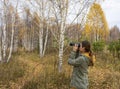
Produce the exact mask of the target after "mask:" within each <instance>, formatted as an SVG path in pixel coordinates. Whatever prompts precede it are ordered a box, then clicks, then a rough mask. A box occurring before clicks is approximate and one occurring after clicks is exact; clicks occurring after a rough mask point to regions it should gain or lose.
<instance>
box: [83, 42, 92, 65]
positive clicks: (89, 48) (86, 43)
mask: <svg viewBox="0 0 120 89" xmlns="http://www.w3.org/2000/svg"><path fill="white" fill-rule="evenodd" d="M82 47H85V52H88V53H89V56H90V57H91V58H90V61H91V66H93V65H94V63H93V59H92V57H93V53H92V51H91V45H90V42H89V41H87V40H85V41H82Z"/></svg>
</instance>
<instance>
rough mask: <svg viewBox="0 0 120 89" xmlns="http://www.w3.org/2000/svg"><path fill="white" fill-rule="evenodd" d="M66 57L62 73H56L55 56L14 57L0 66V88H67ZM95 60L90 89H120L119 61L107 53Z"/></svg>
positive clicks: (25, 55)
mask: <svg viewBox="0 0 120 89" xmlns="http://www.w3.org/2000/svg"><path fill="white" fill-rule="evenodd" d="M68 56H69V55H68V54H67V55H65V56H64V58H63V72H62V73H58V68H57V65H58V57H57V54H52V53H51V54H48V55H46V56H45V57H44V58H39V55H38V54H37V53H36V52H35V53H29V52H28V53H25V52H23V53H19V54H14V55H13V57H12V59H11V61H10V63H6V64H3V63H0V79H1V80H0V89H70V87H69V84H70V76H71V73H72V67H71V66H69V65H68V63H67V59H68ZM96 58H97V60H96V63H95V66H94V67H90V68H89V89H120V60H119V59H117V58H113V57H112V55H110V54H101V55H97V56H96Z"/></svg>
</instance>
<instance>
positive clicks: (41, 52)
mask: <svg viewBox="0 0 120 89" xmlns="http://www.w3.org/2000/svg"><path fill="white" fill-rule="evenodd" d="M41 24H42V23H41ZM40 27H41V26H40ZM39 51H40V53H39V55H40V57H43V27H41V29H40V30H39Z"/></svg>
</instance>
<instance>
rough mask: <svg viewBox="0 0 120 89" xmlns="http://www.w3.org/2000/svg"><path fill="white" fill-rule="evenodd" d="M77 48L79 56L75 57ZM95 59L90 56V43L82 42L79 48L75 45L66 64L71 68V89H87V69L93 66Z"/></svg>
mask: <svg viewBox="0 0 120 89" xmlns="http://www.w3.org/2000/svg"><path fill="white" fill-rule="evenodd" d="M78 48H79V51H80V53H79V55H78V57H76V54H77V50H78ZM94 61H95V57H94V56H93V55H92V52H91V47H90V43H89V42H88V41H82V42H81V44H80V47H78V46H77V44H75V46H73V51H72V52H71V54H70V56H69V59H68V64H70V65H72V66H73V73H72V77H71V84H70V85H71V87H72V88H71V89H88V67H89V66H93V65H94Z"/></svg>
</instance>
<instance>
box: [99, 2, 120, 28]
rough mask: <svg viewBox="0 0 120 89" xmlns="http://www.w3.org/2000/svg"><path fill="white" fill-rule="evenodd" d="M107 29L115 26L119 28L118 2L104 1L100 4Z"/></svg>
mask: <svg viewBox="0 0 120 89" xmlns="http://www.w3.org/2000/svg"><path fill="white" fill-rule="evenodd" d="M101 6H102V9H103V11H104V14H105V15H106V20H107V22H108V25H109V28H111V27H113V26H114V25H117V26H118V27H119V28H120V0H105V1H104V2H102V3H101Z"/></svg>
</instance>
